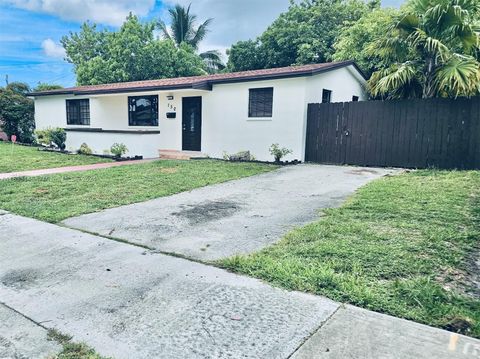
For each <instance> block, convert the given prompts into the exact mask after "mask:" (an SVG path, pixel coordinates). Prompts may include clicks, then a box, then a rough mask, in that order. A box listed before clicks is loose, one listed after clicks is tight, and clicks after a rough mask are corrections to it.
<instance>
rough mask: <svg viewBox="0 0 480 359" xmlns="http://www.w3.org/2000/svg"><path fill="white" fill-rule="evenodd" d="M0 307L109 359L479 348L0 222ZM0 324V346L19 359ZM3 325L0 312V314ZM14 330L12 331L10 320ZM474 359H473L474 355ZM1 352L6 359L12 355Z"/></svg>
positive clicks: (252, 282) (456, 353)
mask: <svg viewBox="0 0 480 359" xmlns="http://www.w3.org/2000/svg"><path fill="white" fill-rule="evenodd" d="M0 263H1V264H2V265H1V266H0V298H1V301H3V302H4V303H5V304H6V305H8V306H9V307H11V308H14V309H15V310H16V311H18V312H20V313H22V314H23V315H24V316H25V317H26V318H30V319H31V320H32V321H29V323H30V324H31V323H33V322H36V323H42V325H43V326H45V327H48V328H56V329H58V330H60V331H62V332H64V333H67V334H70V335H73V340H74V341H85V342H86V343H87V344H89V345H90V346H92V347H94V348H95V349H96V350H97V351H98V352H99V353H100V354H102V355H106V356H113V357H114V358H117V359H121V358H169V359H170V358H230V357H233V358H240V357H242V358H288V357H290V356H292V355H293V356H294V357H295V358H297V359H298V358H302V359H303V358H339V359H340V358H342V359H343V358H357V359H362V358H398V359H400V358H402V359H408V358H412V359H413V358H415V359H417V358H419V359H422V358H425V359H427V358H428V359H430V358H438V359H443V358H445V359H447V358H453V359H456V358H458V359H460V358H478V353H479V351H478V350H479V348H480V341H478V340H475V339H472V338H468V337H464V336H458V335H456V334H452V333H449V332H446V331H443V330H438V329H434V328H430V327H427V326H424V325H420V324H417V323H413V322H408V321H405V320H402V319H397V318H393V317H390V316H386V315H381V314H377V313H372V312H369V311H366V310H361V309H358V308H354V307H350V306H346V307H343V306H342V305H340V304H339V303H335V302H333V301H331V300H329V299H327V298H324V297H320V296H313V295H307V294H303V293H298V292H288V291H285V290H281V289H278V288H272V287H271V286H269V285H267V284H264V283H262V282H260V281H258V280H256V279H252V278H247V277H244V276H239V275H235V274H232V273H228V272H226V271H224V270H221V269H218V268H214V267H211V266H206V265H203V264H199V263H195V262H191V261H188V260H185V259H181V258H175V257H171V256H166V255H162V254H156V253H153V252H149V251H144V250H143V249H142V248H139V247H135V246H132V245H129V244H125V243H119V242H116V241H112V240H108V239H105V238H100V237H96V236H93V235H89V234H85V233H82V232H79V231H76V230H72V229H68V228H63V227H58V226H55V225H52V224H48V223H44V222H40V221H36V220H33V219H28V218H24V217H20V216H16V215H12V214H8V213H6V212H1V213H0ZM11 314H12V316H11V317H10V319H9V320H7V321H0V353H2V349H1V348H2V345H5V344H2V343H7V345H9V346H10V347H12V346H16V348H17V350H16V352H15V353H16V355H17V357H21V355H24V356H25V357H28V358H41V357H42V355H43V354H42V353H45V352H46V351H48V350H51V348H49V347H48V345H47V343H45V341H44V340H43V341H42V338H43V337H44V332H42V331H41V330H40V329H38V328H35V327H33V328H32V327H31V325H30V324H29V326H26V327H25V328H24V329H22V330H24V331H30V330H31V331H32V332H35V333H34V334H32V337H33V336H35V338H36V340H35V341H34V340H32V344H31V345H32V346H34V347H35V348H37V349H38V352H37V353H38V355H32V353H33V352H34V351H35V348H33V347H31V348H29V350H30V351H29V352H26V351H25V350H26V348H25V345H24V344H22V342H21V341H20V339H18V338H15V337H13V338H12V335H10V336H9V337H8V338H7V339H5V338H6V336H5V333H9V329H8V328H9V327H11V326H12V321H13V323H14V325H17V326H18V325H21V324H19V323H17V319H16V318H18V317H16V316H15V315H13V314H14V313H11ZM0 315H1V312H0ZM12 318H13V319H12ZM22 318H24V317H21V318H18V320H20V321H22V320H23V319H22ZM475 350H477V351H475ZM10 352H13V350H11V351H10Z"/></svg>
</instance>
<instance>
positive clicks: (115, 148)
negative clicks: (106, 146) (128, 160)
mask: <svg viewBox="0 0 480 359" xmlns="http://www.w3.org/2000/svg"><path fill="white" fill-rule="evenodd" d="M110 152H111V153H112V155H114V156H115V157H117V158H120V157H122V156H123V155H124V154H125V153H127V152H128V148H127V146H125V144H123V143H114V144H113V145H112V147H110Z"/></svg>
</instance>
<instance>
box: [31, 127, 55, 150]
mask: <svg viewBox="0 0 480 359" xmlns="http://www.w3.org/2000/svg"><path fill="white" fill-rule="evenodd" d="M50 132H51V129H50V128H47V129H45V130H35V141H36V143H37V144H39V145H43V146H51V142H52V139H51V138H50Z"/></svg>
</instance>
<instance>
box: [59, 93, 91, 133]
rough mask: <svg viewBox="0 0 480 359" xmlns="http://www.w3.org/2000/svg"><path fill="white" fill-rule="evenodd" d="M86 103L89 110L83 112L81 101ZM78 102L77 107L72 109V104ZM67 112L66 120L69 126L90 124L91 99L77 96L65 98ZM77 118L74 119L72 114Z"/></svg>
mask: <svg viewBox="0 0 480 359" xmlns="http://www.w3.org/2000/svg"><path fill="white" fill-rule="evenodd" d="M82 102H84V103H86V104H87V105H86V107H87V111H86V112H82V108H81V103H82ZM74 103H77V104H78V105H75V106H76V108H75V109H73V110H72V109H71V106H72V104H74ZM65 112H66V120H67V126H90V99H88V98H78V99H77V98H75V99H66V100H65ZM74 113H75V115H76V116H77V118H74V119H72V118H71V115H72V114H74ZM82 114H86V116H85V118H83V119H82Z"/></svg>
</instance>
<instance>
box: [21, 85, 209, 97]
mask: <svg viewBox="0 0 480 359" xmlns="http://www.w3.org/2000/svg"><path fill="white" fill-rule="evenodd" d="M184 89H185V90H188V89H195V90H207V91H211V86H207V85H206V84H205V83H201V84H186V85H163V86H142V87H130V88H119V89H101V90H84V91H81V90H80V91H78V90H71V91H62V92H55V93H52V92H50V93H48V92H30V93H29V94H28V96H54V95H74V96H82V95H101V94H114V93H128V92H148V91H157V90H184Z"/></svg>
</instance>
